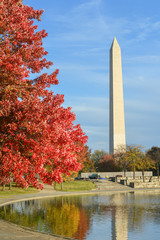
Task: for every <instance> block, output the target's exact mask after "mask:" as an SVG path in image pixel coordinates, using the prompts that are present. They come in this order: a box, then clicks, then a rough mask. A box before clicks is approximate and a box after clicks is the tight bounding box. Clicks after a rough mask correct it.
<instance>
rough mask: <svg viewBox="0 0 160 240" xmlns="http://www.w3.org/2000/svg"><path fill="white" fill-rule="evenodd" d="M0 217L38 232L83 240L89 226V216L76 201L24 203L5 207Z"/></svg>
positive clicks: (69, 199) (60, 200) (66, 199)
mask: <svg viewBox="0 0 160 240" xmlns="http://www.w3.org/2000/svg"><path fill="white" fill-rule="evenodd" d="M0 216H1V217H2V218H5V219H6V220H8V221H12V222H15V223H17V224H19V225H22V226H27V227H30V228H33V229H38V230H39V231H45V232H48V233H53V234H56V235H62V236H66V237H73V238H76V239H79V240H83V239H85V237H86V234H87V231H88V229H89V225H90V213H86V211H85V210H84V209H83V207H82V199H80V198H74V199H73V198H67V197H66V198H55V199H52V200H51V199H50V200H43V201H38V200H35V201H26V202H22V203H16V204H14V205H9V206H5V207H4V208H3V209H2V210H1V211H0Z"/></svg>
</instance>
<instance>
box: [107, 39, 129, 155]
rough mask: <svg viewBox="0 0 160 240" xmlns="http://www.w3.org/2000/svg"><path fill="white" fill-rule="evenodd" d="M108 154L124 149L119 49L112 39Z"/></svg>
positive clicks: (115, 41)
mask: <svg viewBox="0 0 160 240" xmlns="http://www.w3.org/2000/svg"><path fill="white" fill-rule="evenodd" d="M109 131H110V133H109V152H110V154H112V153H115V152H116V150H118V148H120V147H122V146H123V147H124V148H125V147H126V138H125V121H124V103H123V82H122V63H121V49H120V46H119V44H118V42H117V40H116V38H114V40H113V43H112V45H111V48H110V116H109Z"/></svg>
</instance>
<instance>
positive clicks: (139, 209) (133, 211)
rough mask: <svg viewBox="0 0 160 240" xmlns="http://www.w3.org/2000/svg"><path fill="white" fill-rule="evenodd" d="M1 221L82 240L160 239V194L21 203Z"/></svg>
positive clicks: (3, 212) (4, 210)
mask: <svg viewBox="0 0 160 240" xmlns="http://www.w3.org/2000/svg"><path fill="white" fill-rule="evenodd" d="M0 218H3V219H6V220H8V221H11V222H14V223H16V224H19V225H21V226H26V227H29V228H32V229H36V230H38V231H41V232H46V233H52V234H56V235H62V236H65V237H70V238H73V239H79V240H84V239H87V240H97V239H100V240H104V239H105V240H128V239H129V240H143V239H145V240H151V239H152V240H158V239H160V192H156V191H154V192H133V193H116V194H111V193H110V194H106V195H104V194H103V195H101V194H98V195H80V196H72V197H57V198H49V199H41V200H32V201H25V202H18V203H14V204H12V205H7V206H3V207H1V208H0Z"/></svg>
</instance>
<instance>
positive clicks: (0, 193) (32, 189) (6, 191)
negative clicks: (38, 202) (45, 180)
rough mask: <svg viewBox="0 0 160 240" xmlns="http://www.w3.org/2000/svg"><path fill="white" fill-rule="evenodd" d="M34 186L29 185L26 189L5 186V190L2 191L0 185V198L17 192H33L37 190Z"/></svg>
mask: <svg viewBox="0 0 160 240" xmlns="http://www.w3.org/2000/svg"><path fill="white" fill-rule="evenodd" d="M38 191H39V190H37V189H36V188H31V187H29V188H28V189H22V188H17V187H14V186H13V187H12V189H11V190H9V187H8V186H6V188H5V191H2V186H0V198H3V197H7V196H9V195H17V194H28V193H35V192H38Z"/></svg>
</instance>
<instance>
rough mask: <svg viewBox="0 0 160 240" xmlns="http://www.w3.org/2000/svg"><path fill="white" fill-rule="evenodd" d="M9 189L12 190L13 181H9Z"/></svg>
mask: <svg viewBox="0 0 160 240" xmlns="http://www.w3.org/2000/svg"><path fill="white" fill-rule="evenodd" d="M9 190H12V182H10V183H9Z"/></svg>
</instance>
